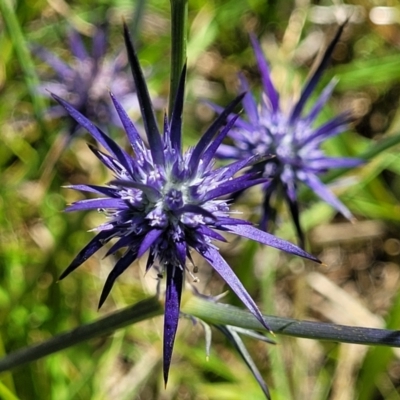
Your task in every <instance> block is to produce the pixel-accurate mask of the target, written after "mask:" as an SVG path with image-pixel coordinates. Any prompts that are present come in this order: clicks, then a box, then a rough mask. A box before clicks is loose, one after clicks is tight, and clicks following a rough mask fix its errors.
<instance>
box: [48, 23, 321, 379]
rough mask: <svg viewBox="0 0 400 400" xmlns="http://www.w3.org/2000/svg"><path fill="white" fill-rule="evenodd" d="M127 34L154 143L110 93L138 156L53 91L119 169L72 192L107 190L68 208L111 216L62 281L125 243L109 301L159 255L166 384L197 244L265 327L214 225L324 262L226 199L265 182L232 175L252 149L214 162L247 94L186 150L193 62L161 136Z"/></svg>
mask: <svg viewBox="0 0 400 400" xmlns="http://www.w3.org/2000/svg"><path fill="white" fill-rule="evenodd" d="M124 33H125V42H126V46H127V51H128V58H129V62H130V64H131V68H132V73H133V77H134V80H135V84H136V88H137V92H138V99H139V103H140V108H141V110H142V116H143V122H144V127H145V131H146V135H147V140H148V143H149V149H147V148H146V146H145V143H144V141H143V140H142V139H141V137H140V136H139V134H138V132H137V130H136V128H135V126H134V125H133V123H132V121H131V120H130V119H129V117H128V116H127V114H126V112H125V111H124V109H123V107H122V106H121V104H120V103H119V102H118V100H117V99H116V97H115V96H114V95H113V94H111V99H112V101H113V103H114V106H115V109H116V111H117V113H118V115H119V117H120V119H121V122H122V125H123V126H124V128H125V131H126V134H127V136H128V139H129V142H130V144H131V146H132V149H133V151H134V154H135V157H132V156H131V155H129V154H128V153H126V152H125V150H123V149H122V148H121V147H119V146H118V145H117V144H116V143H115V142H114V141H113V140H112V139H110V138H109V137H108V136H107V135H106V134H105V133H103V132H102V131H101V130H100V129H99V128H97V127H96V126H95V125H94V124H92V123H91V122H90V121H89V120H88V119H87V118H85V117H84V116H83V115H82V114H81V113H80V112H79V111H77V110H76V109H75V108H74V107H73V106H72V105H70V104H69V103H67V102H66V101H64V100H62V99H61V98H59V97H58V96H56V95H54V94H53V97H54V98H55V99H56V100H57V101H58V102H59V103H60V104H61V105H62V106H63V107H64V108H65V109H66V111H67V112H68V113H69V115H70V116H71V117H72V118H74V119H75V120H76V122H77V123H78V124H79V125H81V126H82V127H84V128H85V129H87V130H88V131H89V133H90V134H91V135H92V136H93V138H94V139H96V141H97V142H98V143H99V144H101V145H102V146H103V147H104V148H105V149H106V150H107V152H108V154H106V153H103V152H102V151H100V150H98V149H96V148H94V147H90V148H91V150H92V151H93V153H94V154H95V155H96V156H97V157H98V158H99V159H100V161H101V162H102V163H103V164H104V165H105V166H106V167H107V168H109V169H110V170H111V171H112V172H113V174H114V176H115V178H114V179H113V180H112V181H111V182H109V184H108V185H107V186H95V185H74V186H71V188H73V189H76V190H83V191H87V192H92V193H96V194H100V195H103V196H104V197H101V198H94V199H89V200H81V201H77V202H75V203H73V204H72V205H71V206H70V207H68V209H67V211H79V210H93V209H94V210H103V211H104V212H105V213H106V216H107V222H106V223H104V224H102V225H100V226H99V227H98V228H97V231H98V234H97V235H96V236H95V237H94V238H93V239H92V240H91V241H90V242H89V243H88V244H87V245H86V246H85V247H84V249H83V250H81V252H80V253H79V254H78V255H77V257H76V258H75V259H74V260H73V261H72V263H71V264H70V265H69V267H68V268H67V269H66V270H65V271H64V272H63V274H62V275H61V277H60V279H62V278H64V277H66V276H67V275H68V274H69V273H71V272H72V271H74V270H75V269H76V268H77V267H79V266H80V265H81V264H82V263H83V262H84V261H85V260H87V259H88V258H89V257H90V256H92V255H93V254H94V253H95V252H96V251H97V250H99V249H100V248H101V247H103V246H104V245H105V244H106V243H108V242H110V241H111V240H112V239H117V241H116V242H115V243H114V244H113V245H112V246H111V248H110V249H109V250H108V252H107V255H110V254H115V253H116V252H117V251H118V250H120V249H122V248H124V249H125V252H124V254H123V256H122V257H121V258H120V259H119V261H117V263H116V264H115V266H114V268H113V269H112V271H111V272H110V274H109V276H108V278H107V280H106V283H105V285H104V289H103V292H102V294H101V297H100V303H99V306H101V305H102V304H103V302H104V301H105V300H106V297H107V296H108V294H109V292H110V290H111V288H112V286H113V284H114V282H115V280H116V279H117V277H118V276H119V275H121V274H122V273H123V272H124V271H125V270H126V269H127V268H128V267H129V265H131V264H132V262H133V261H135V260H136V259H137V258H139V257H141V256H142V255H144V254H145V253H146V252H147V251H148V260H147V266H146V270H149V269H150V268H151V267H152V266H153V265H154V263H156V262H158V263H159V264H160V265H161V267H160V269H161V271H162V273H165V274H166V294H165V318H164V380H165V382H167V379H168V371H169V367H170V363H171V356H172V349H173V345H174V340H175V334H176V329H177V326H178V319H179V311H180V301H181V292H182V285H183V282H184V275H185V271H187V270H188V267H187V266H186V260H187V259H189V260H190V261H191V255H190V249H194V250H195V251H196V252H198V253H199V254H201V255H202V256H203V257H204V258H205V259H206V260H207V261H208V262H209V263H210V264H211V265H212V267H213V268H214V269H215V270H216V271H217V272H218V273H219V274H220V275H221V277H222V278H223V279H224V280H225V281H226V283H227V284H228V285H229V286H230V287H231V288H232V290H233V291H234V292H235V293H236V295H237V296H238V297H239V298H240V300H241V301H242V302H243V303H244V305H245V306H246V307H247V308H248V309H249V310H250V311H251V312H252V313H253V315H254V316H255V317H256V318H257V319H258V320H259V321H260V323H261V324H263V325H264V326H265V327H267V328H268V326H267V324H266V322H265V321H264V320H263V317H262V315H261V313H260V311H259V309H258V308H257V306H256V304H255V302H254V301H253V300H252V298H251V297H250V295H249V294H248V293H247V291H246V289H245V288H244V287H243V285H242V284H241V282H240V281H239V279H238V278H237V277H236V275H235V274H234V272H233V271H232V270H231V268H230V267H229V265H228V264H227V263H226V261H225V260H224V259H223V258H222V257H221V255H220V253H219V251H218V248H217V247H216V246H215V245H214V244H212V240H220V241H225V239H224V237H223V236H222V235H221V234H220V233H218V232H216V230H219V231H222V232H230V233H234V234H237V235H239V236H243V237H246V238H250V239H253V240H256V241H258V242H260V243H263V244H267V245H270V246H273V247H276V248H278V249H282V250H284V251H287V252H289V253H292V254H296V255H299V256H302V257H306V258H309V259H312V260H316V259H315V258H314V257H313V256H311V255H309V254H308V253H306V252H305V251H303V250H301V249H299V248H298V247H297V246H295V245H293V244H291V243H288V242H286V241H284V240H281V239H278V238H276V237H275V236H273V235H270V234H268V233H266V232H263V231H260V230H258V229H257V228H255V227H254V226H252V225H251V224H250V223H249V222H246V221H243V220H239V219H235V218H231V217H230V214H229V207H228V205H227V203H226V202H225V201H224V200H219V199H218V198H219V197H221V196H226V195H227V194H230V193H232V192H236V191H238V190H242V189H245V188H247V187H249V186H251V185H254V184H257V183H260V182H264V181H265V179H259V178H257V174H254V173H247V174H244V175H242V176H240V177H234V175H235V174H236V173H237V172H238V171H240V170H241V169H242V168H244V167H246V166H249V165H251V164H252V163H254V162H256V161H257V160H258V157H257V156H253V155H251V156H249V157H248V158H247V159H244V160H240V161H237V162H234V163H232V164H230V165H227V166H225V167H221V168H218V169H213V156H214V154H215V152H216V150H217V148H218V146H219V144H220V143H221V141H222V140H223V139H224V137H225V136H226V134H227V133H228V131H229V129H230V128H231V126H232V125H233V124H234V122H235V119H232V120H231V122H229V123H228V124H227V125H226V126H224V125H225V123H226V118H227V117H228V116H229V115H230V114H231V113H232V112H233V110H234V108H235V106H236V105H237V104H239V103H240V101H241V100H242V97H243V96H239V97H238V98H236V99H235V100H234V101H233V102H232V103H231V104H230V105H229V106H228V107H227V108H226V109H225V110H224V111H223V112H222V113H221V115H220V116H219V117H218V118H217V120H216V121H215V122H214V123H213V124H212V125H211V126H210V128H209V129H208V130H207V131H206V133H205V134H204V136H203V137H202V138H201V139H200V141H199V142H198V143H197V145H196V146H195V147H193V148H191V149H189V150H188V151H186V152H182V143H181V141H182V110H183V103H184V86H185V77H186V68H184V70H183V72H182V76H181V80H180V83H179V88H178V91H177V96H176V100H175V104H174V108H173V114H172V117H171V119H170V120H168V118H167V117H165V119H164V127H163V135H160V132H159V129H158V126H157V123H156V119H155V116H154V111H153V108H152V104H151V100H150V97H149V93H148V90H147V86H146V83H145V80H144V78H143V74H142V71H141V68H140V65H139V61H138V59H137V56H136V53H135V50H134V48H133V46H132V43H131V40H130V37H129V33H128V31H127V28H126V27H125V31H124ZM316 261H317V260H316ZM157 269H159V268H158V267H157ZM195 269H196V268H194V270H195Z"/></svg>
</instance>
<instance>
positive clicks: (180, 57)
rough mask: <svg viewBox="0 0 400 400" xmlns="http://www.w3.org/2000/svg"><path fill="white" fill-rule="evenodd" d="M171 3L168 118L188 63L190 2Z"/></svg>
mask: <svg viewBox="0 0 400 400" xmlns="http://www.w3.org/2000/svg"><path fill="white" fill-rule="evenodd" d="M170 1H171V83H170V90H169V104H168V117H169V119H171V116H172V110H173V107H174V102H175V98H176V92H177V90H178V85H179V78H180V76H181V73H182V68H183V65H184V64H185V62H186V44H187V16H188V0H170Z"/></svg>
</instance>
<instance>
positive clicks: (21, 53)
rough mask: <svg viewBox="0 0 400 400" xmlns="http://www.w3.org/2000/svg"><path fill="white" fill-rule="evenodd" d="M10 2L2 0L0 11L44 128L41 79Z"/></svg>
mask: <svg viewBox="0 0 400 400" xmlns="http://www.w3.org/2000/svg"><path fill="white" fill-rule="evenodd" d="M10 3H11V2H9V1H7V0H0V12H1V14H2V15H3V22H4V25H5V26H6V28H7V31H8V35H9V37H10V39H11V42H12V44H13V47H14V50H15V54H16V56H17V59H18V61H19V65H20V67H21V69H22V71H23V72H24V78H25V82H26V85H27V87H28V91H29V94H30V96H31V99H32V105H33V110H34V113H35V116H36V118H37V120H38V122H39V124H40V125H41V129H44V125H43V123H42V119H43V115H44V112H45V110H46V105H45V102H44V99H43V98H42V97H40V96H38V95H37V88H38V86H39V79H38V77H37V75H36V71H35V65H34V63H33V61H32V58H31V55H30V52H29V50H28V47H27V41H26V40H25V38H24V34H23V32H22V29H21V25H20V23H19V21H18V18H17V16H16V14H15V11H14V10H13V9H12V7H11V4H10Z"/></svg>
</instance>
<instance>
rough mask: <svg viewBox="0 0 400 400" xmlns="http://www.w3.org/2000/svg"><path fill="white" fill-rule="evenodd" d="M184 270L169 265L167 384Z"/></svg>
mask: <svg viewBox="0 0 400 400" xmlns="http://www.w3.org/2000/svg"><path fill="white" fill-rule="evenodd" d="M182 284H183V271H182V270H181V269H180V268H178V267H175V266H174V265H171V264H168V265H167V290H166V292H165V313H164V345H163V356H164V357H163V369H164V383H165V385H167V382H168V373H169V367H170V365H171V358H172V350H173V348H174V342H175V335H176V330H177V328H178V321H179V309H180V305H181V293H182Z"/></svg>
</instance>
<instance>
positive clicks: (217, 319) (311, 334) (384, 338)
mask: <svg viewBox="0 0 400 400" xmlns="http://www.w3.org/2000/svg"><path fill="white" fill-rule="evenodd" d="M182 310H183V311H184V312H185V313H186V314H190V315H193V316H195V317H197V318H200V319H202V320H203V321H205V322H208V323H211V324H219V325H233V326H238V327H241V328H246V329H254V330H262V331H265V328H264V327H263V326H262V325H261V324H260V322H258V321H257V319H256V318H255V317H254V316H253V315H252V314H250V313H249V312H247V311H244V310H241V309H239V308H237V307H233V306H230V305H228V304H222V303H213V302H210V301H207V300H204V299H200V298H198V297H191V298H190V299H189V300H188V301H186V302H185V305H184V307H182ZM264 318H265V321H266V322H267V323H268V325H269V326H270V327H271V329H272V330H273V332H274V333H275V334H277V335H286V336H294V337H301V338H307V339H316V340H329V341H334V342H341V343H355V344H366V345H370V346H391V347H400V331H392V330H386V329H373V328H361V327H356V326H344V325H336V324H329V323H321V322H310V321H299V320H295V319H291V318H279V317H273V316H269V315H265V316H264Z"/></svg>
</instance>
